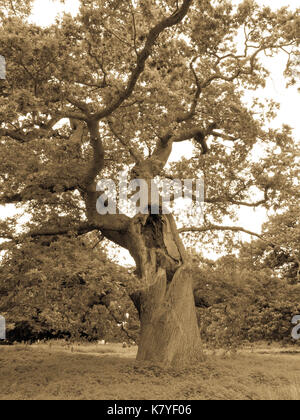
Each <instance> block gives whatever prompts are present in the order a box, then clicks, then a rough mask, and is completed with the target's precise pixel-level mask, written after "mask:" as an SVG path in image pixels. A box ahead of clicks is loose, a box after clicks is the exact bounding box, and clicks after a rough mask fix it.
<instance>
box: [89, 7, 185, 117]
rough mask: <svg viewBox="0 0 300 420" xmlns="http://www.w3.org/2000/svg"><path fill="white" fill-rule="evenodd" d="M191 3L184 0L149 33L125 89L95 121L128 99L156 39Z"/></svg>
mask: <svg viewBox="0 0 300 420" xmlns="http://www.w3.org/2000/svg"><path fill="white" fill-rule="evenodd" d="M192 1H193V0H184V1H183V4H182V6H181V8H180V9H178V10H177V11H176V13H174V14H173V15H172V16H169V17H167V18H165V19H163V20H162V21H160V22H159V23H158V24H157V25H155V26H154V27H153V28H152V29H151V30H150V31H149V33H148V36H147V40H146V43H145V46H144V48H143V49H142V51H141V52H140V53H139V54H138V56H137V63H136V66H135V68H134V70H133V71H132V73H131V76H130V77H129V81H128V84H127V87H126V88H125V89H124V90H123V92H122V93H121V94H120V95H119V97H118V98H117V99H115V101H113V102H112V103H111V104H110V105H109V106H107V107H106V108H104V109H103V110H101V111H99V112H97V113H95V114H94V119H95V120H97V121H99V120H100V119H102V118H105V117H108V116H109V115H110V114H111V113H112V112H114V111H115V110H116V109H117V108H118V107H119V106H120V105H121V104H122V103H123V102H124V101H125V100H126V99H128V98H129V97H130V95H131V94H132V92H133V90H134V88H135V85H136V83H137V81H138V79H139V77H140V75H141V74H142V72H143V71H144V68H145V64H146V61H147V59H148V57H149V56H150V54H151V50H152V48H153V46H154V44H155V42H156V40H157V38H158V37H159V35H160V34H161V33H162V32H163V31H164V30H165V29H167V28H171V27H172V26H175V25H177V24H178V23H179V22H181V21H182V19H183V18H184V17H185V16H186V14H187V13H188V10H189V8H190V5H191V4H192Z"/></svg>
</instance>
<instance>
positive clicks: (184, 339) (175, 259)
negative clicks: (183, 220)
mask: <svg viewBox="0 0 300 420" xmlns="http://www.w3.org/2000/svg"><path fill="white" fill-rule="evenodd" d="M132 234H133V235H134V238H135V240H134V243H133V245H132V249H131V252H132V255H133V256H134V258H135V260H136V262H137V272H138V274H139V275H140V277H141V278H142V279H143V281H144V284H145V287H144V288H143V289H142V290H139V291H137V292H135V293H133V294H132V296H131V298H132V300H133V302H134V304H135V306H136V307H137V309H138V311H139V315H140V321H141V335H140V343H139V349H138V354H137V360H139V361H150V362H155V363H162V364H164V365H173V366H174V365H176V366H178V365H182V364H186V363H190V362H191V361H192V360H195V358H197V357H198V356H199V355H200V352H201V347H200V335H199V328H198V324H197V317H196V310H195V301H194V295H193V289H192V279H191V277H190V276H189V274H188V270H187V267H186V266H185V265H184V260H185V257H184V249H183V245H182V243H181V242H180V239H179V236H178V234H177V231H176V226H175V222H174V220H173V218H172V216H169V215H146V216H144V217H141V216H139V217H138V218H137V219H136V220H135V223H134V224H133V225H132Z"/></svg>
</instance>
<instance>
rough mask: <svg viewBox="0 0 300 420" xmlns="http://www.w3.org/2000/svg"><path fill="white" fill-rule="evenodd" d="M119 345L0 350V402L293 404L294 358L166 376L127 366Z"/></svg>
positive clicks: (236, 360) (238, 361)
mask: <svg viewBox="0 0 300 420" xmlns="http://www.w3.org/2000/svg"><path fill="white" fill-rule="evenodd" d="M135 354H136V347H131V348H125V349H124V348H122V346H121V345H118V344H114V345H105V346H101V345H72V346H70V345H66V344H61V343H53V344H52V345H49V344H39V345H32V346H26V345H16V346H9V347H7V346H0V399H1V400H7V399H13V400H19V399H21V400H32V399H34V400H36V399H51V400H60V399H64V400H66V399H67V400H83V399H97V400H107V399H113V400H122V399H125V400H138V399H141V400H149V399H158V400H162V399H163V400H180V399H183V400H211V399H213V400H216V399H217V400H232V399H233V400H239V399H242V400H244V399H246V400H265V399H267V400H278V399H284V400H299V399H300V352H295V351H294V350H293V351H290V352H289V351H287V350H286V349H285V350H283V349H281V350H280V349H271V350H270V349H268V350H263V349H256V350H255V351H254V352H250V351H249V350H243V351H240V352H239V353H238V354H235V355H231V356H228V355H227V356H224V355H222V352H221V353H220V354H218V355H212V354H207V355H206V356H205V358H206V360H205V361H204V362H201V363H199V364H198V365H197V366H193V367H192V368H189V369H182V370H181V371H174V370H172V369H167V370H161V369H159V368H157V367H150V366H146V365H141V364H136V363H135V360H134V358H135Z"/></svg>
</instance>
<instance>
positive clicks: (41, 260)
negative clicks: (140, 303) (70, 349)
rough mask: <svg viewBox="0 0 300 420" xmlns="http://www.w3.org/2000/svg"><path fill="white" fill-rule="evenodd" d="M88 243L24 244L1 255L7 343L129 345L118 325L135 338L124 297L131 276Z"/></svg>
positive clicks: (0, 297) (0, 304) (0, 294)
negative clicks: (60, 340) (106, 342)
mask: <svg viewBox="0 0 300 420" xmlns="http://www.w3.org/2000/svg"><path fill="white" fill-rule="evenodd" d="M94 242H95V241H94ZM92 245H93V241H92V240H90V241H89V242H87V240H86V239H85V241H83V240H78V239H76V238H74V237H68V238H56V240H52V241H48V242H47V241H43V242H42V243H41V242H40V241H31V242H29V241H28V242H25V243H23V244H22V246H20V247H18V248H14V249H13V250H12V251H11V252H10V253H9V254H7V255H6V256H5V258H4V260H3V261H2V263H1V273H0V285H1V287H0V312H1V313H2V314H4V316H5V317H6V319H7V323H8V338H9V339H10V340H12V341H14V340H17V341H20V340H26V341H27V340H36V339H42V338H51V337H66V338H71V339H88V340H98V339H103V338H104V339H106V340H109V341H128V340H129V337H128V335H127V334H126V333H125V332H124V330H122V329H121V328H120V326H121V324H122V322H126V323H127V324H124V325H125V329H126V330H127V329H128V330H129V332H128V334H129V336H131V334H132V337H133V338H136V334H137V331H136V330H137V328H138V323H137V320H136V316H137V314H136V312H135V309H134V308H133V306H132V304H131V301H130V299H129V297H128V295H127V293H126V286H127V285H128V282H129V274H128V272H127V270H125V269H122V267H120V266H117V265H116V264H113V263H111V262H109V261H108V260H107V257H106V256H105V254H104V253H103V251H102V250H99V247H98V249H96V250H93V249H92ZM126 313H129V320H128V319H127V318H126V317H125V314H126ZM118 322H119V325H120V326H118ZM126 327H127V328H126ZM130 332H131V334H130Z"/></svg>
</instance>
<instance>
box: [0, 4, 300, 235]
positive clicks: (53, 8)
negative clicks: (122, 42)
mask: <svg viewBox="0 0 300 420" xmlns="http://www.w3.org/2000/svg"><path fill="white" fill-rule="evenodd" d="M234 1H235V2H236V3H239V2H240V0H234ZM257 3H259V4H261V5H266V6H270V7H271V8H272V9H277V8H280V7H283V6H290V7H291V8H293V9H295V8H296V7H299V0H288V1H282V0H257ZM78 7H79V1H78V0H65V3H64V4H61V3H60V2H59V1H55V0H54V1H52V0H36V1H35V3H34V7H33V14H32V16H31V21H32V22H35V23H37V24H39V25H41V26H47V25H49V24H51V23H54V22H55V18H56V16H57V14H59V13H61V12H63V11H66V12H68V13H71V14H72V15H73V16H75V15H76V13H77V11H78ZM285 62H286V57H285V56H284V54H282V55H281V56H280V57H277V58H275V59H272V60H270V61H269V63H268V67H269V69H271V70H272V71H271V77H270V80H268V82H267V87H266V89H264V90H259V91H255V92H254V94H255V96H258V95H259V96H260V97H261V98H263V97H266V98H270V97H271V98H273V99H274V100H275V101H277V102H279V103H280V104H281V109H280V111H279V112H278V115H277V118H276V120H274V121H273V122H272V124H271V125H272V127H280V126H281V125H282V124H283V123H285V124H288V125H290V126H291V127H292V128H293V129H294V135H295V138H296V140H297V141H299V140H300V123H299V109H300V101H299V93H298V92H297V87H291V88H289V89H287V88H286V87H285V84H286V81H285V79H284V77H283V74H282V73H283V70H284V66H285ZM298 87H299V86H298ZM191 154H192V143H191V142H184V143H181V144H175V145H174V150H173V153H172V155H171V159H175V157H176V158H177V159H178V157H180V156H186V157H187V158H188V157H189V156H191ZM254 199H255V198H254ZM13 213H15V209H14V207H13V206H9V207H6V208H5V209H4V208H3V207H2V208H1V206H0V218H1V217H5V216H6V217H7V215H8V214H10V215H13ZM239 216H240V217H239V222H238V224H239V225H240V226H243V227H244V228H246V229H249V230H251V231H254V232H257V233H260V232H261V225H262V223H263V222H264V221H265V220H266V212H265V211H264V210H262V209H256V210H253V209H250V208H242V209H241V210H240V212H239ZM244 239H246V240H247V239H248V240H249V237H247V235H246V236H245V237H244Z"/></svg>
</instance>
